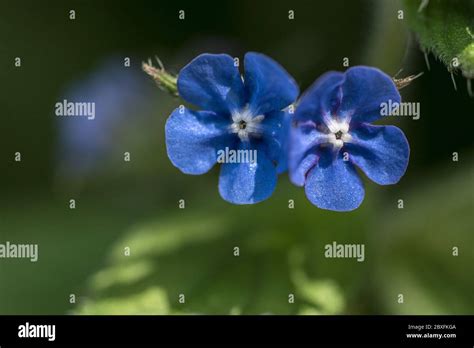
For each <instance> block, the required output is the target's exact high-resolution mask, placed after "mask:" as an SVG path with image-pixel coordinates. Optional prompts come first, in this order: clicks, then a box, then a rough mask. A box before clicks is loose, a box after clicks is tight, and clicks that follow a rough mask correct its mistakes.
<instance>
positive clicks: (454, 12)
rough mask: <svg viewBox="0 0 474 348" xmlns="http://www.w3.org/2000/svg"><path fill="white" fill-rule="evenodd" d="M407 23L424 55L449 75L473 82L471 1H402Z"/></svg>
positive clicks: (473, 7)
mask: <svg viewBox="0 0 474 348" xmlns="http://www.w3.org/2000/svg"><path fill="white" fill-rule="evenodd" d="M404 4H405V8H406V11H407V19H408V23H409V25H410V27H411V28H412V29H413V30H414V31H415V33H416V34H417V36H418V39H419V41H420V45H421V47H422V49H423V50H424V51H425V52H432V53H433V54H434V55H435V56H436V57H437V58H438V59H440V60H441V61H442V62H443V63H444V64H445V65H446V66H447V67H448V69H449V70H450V71H452V70H456V69H460V70H461V71H462V73H463V75H464V76H465V77H466V78H469V79H472V78H474V35H473V34H474V1H469V0H449V1H447V0H430V1H423V5H424V6H420V5H421V4H422V2H421V1H414V0H404Z"/></svg>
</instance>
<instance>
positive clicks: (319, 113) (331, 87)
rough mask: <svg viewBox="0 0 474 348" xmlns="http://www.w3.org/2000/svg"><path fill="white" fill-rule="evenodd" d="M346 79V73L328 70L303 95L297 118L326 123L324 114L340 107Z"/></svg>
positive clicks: (297, 109)
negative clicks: (342, 87) (342, 86)
mask: <svg viewBox="0 0 474 348" xmlns="http://www.w3.org/2000/svg"><path fill="white" fill-rule="evenodd" d="M344 80H345V76H344V74H343V73H341V72H338V71H330V72H327V73H325V74H324V75H322V76H321V77H320V78H318V79H317V80H316V82H314V83H313V85H311V86H310V87H309V88H308V90H307V91H306V92H305V93H304V94H303V96H302V97H301V99H300V101H299V103H298V107H297V108H296V113H295V119H296V120H297V121H308V120H311V121H313V122H315V123H316V124H321V123H324V122H325V120H324V116H325V115H327V114H335V113H336V111H337V109H338V108H339V105H340V102H341V97H342V94H341V93H342V89H341V85H342V84H343V83H344Z"/></svg>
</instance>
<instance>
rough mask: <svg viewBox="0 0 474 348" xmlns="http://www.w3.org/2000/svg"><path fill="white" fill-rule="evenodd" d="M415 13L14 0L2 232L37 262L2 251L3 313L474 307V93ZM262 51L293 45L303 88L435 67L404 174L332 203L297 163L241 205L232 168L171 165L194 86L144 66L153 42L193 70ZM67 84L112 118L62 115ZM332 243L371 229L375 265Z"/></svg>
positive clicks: (387, 4) (4, 68) (285, 5)
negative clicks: (180, 89) (415, 21)
mask: <svg viewBox="0 0 474 348" xmlns="http://www.w3.org/2000/svg"><path fill="white" fill-rule="evenodd" d="M414 1H415V0H414ZM466 2H468V1H466ZM400 9H403V7H402V4H401V3H399V2H398V1H392V0H385V1H362V0H357V1H350V2H349V1H342V0H331V1H291V2H290V1H280V2H275V1H270V0H265V1H259V2H256V1H251V0H242V1H239V2H235V1H221V2H206V1H199V2H198V1H193V2H191V1H143V0H139V1H133V2H127V3H123V4H121V3H119V2H112V1H103V2H95V1H68V2H64V1H61V2H60V1H52V2H48V4H45V3H41V2H35V1H5V0H1V1H0V18H1V21H0V35H1V40H0V42H1V44H0V59H1V60H0V67H1V68H0V81H1V83H2V86H3V88H2V93H1V94H0V113H1V120H2V122H1V126H0V129H1V130H2V132H1V137H0V144H1V146H0V156H1V157H0V160H1V170H0V197H1V198H0V243H4V242H5V241H10V242H11V243H37V244H38V245H39V260H38V262H36V263H31V262H30V261H29V260H21V259H1V260H0V314H60V313H92V314H107V313H111V314H142V313H150V314H151V313H157V314H166V313H206V314H258V313H275V314H297V313H299V314H334V313H344V314H345V313H347V314H399V313H404V314H406V313H408V314H466V313H473V311H474V296H473V294H474V277H473V270H472V269H473V268H472V266H473V264H474V253H473V252H472V248H473V246H474V234H473V228H472V226H473V213H474V209H473V208H474V204H473V203H474V185H473V184H474V182H473V179H474V176H473V174H474V158H473V137H472V129H471V128H470V125H471V124H472V121H471V118H472V117H473V110H474V99H472V98H469V97H468V95H467V91H466V87H465V85H466V82H465V80H464V78H462V76H456V77H455V78H456V81H457V84H458V90H457V91H455V90H454V88H453V85H452V82H451V77H450V74H449V73H448V71H447V70H446V68H445V67H444V66H443V65H442V64H441V63H439V62H437V61H435V59H434V58H433V57H432V56H430V63H431V70H430V71H428V70H427V68H426V65H425V61H424V57H423V54H422V52H421V51H420V50H419V48H418V45H417V42H416V35H414V34H413V33H411V32H410V30H409V28H408V26H407V23H406V20H405V19H403V20H400V19H398V17H397V14H398V12H397V11H398V10H400ZM70 10H75V19H74V20H71V19H70V18H69V16H70V12H69V11H70ZM179 10H184V11H185V20H179V19H178V11H179ZM289 10H294V12H295V19H294V20H289V19H288V11H289ZM406 15H408V14H406ZM251 50H252V51H259V52H263V53H265V54H268V55H270V56H271V57H273V58H274V59H276V60H277V61H279V62H280V63H281V64H282V65H283V66H284V67H285V68H286V69H287V70H288V71H289V72H290V73H291V74H292V75H293V76H294V77H295V79H296V80H297V82H298V83H299V84H300V86H301V90H302V91H304V90H305V89H306V88H307V87H308V86H309V85H310V84H311V83H312V82H313V81H314V80H315V79H316V78H317V77H318V76H319V75H321V74H322V73H324V72H326V71H328V70H344V69H345V67H343V65H342V63H343V58H344V57H348V58H349V60H350V65H351V66H354V65H360V64H363V65H373V66H376V67H379V68H381V69H382V70H384V71H385V72H386V73H387V74H389V75H392V76H393V75H395V74H396V73H397V72H398V71H399V69H401V68H403V69H404V70H403V72H402V73H401V74H400V76H406V75H409V74H416V73H419V72H421V71H424V72H425V73H424V75H423V76H422V77H421V78H419V79H418V80H416V81H415V82H413V83H412V84H411V85H410V86H409V87H406V88H405V89H403V90H402V91H401V94H402V97H403V99H404V100H405V101H411V102H419V103H420V105H421V118H420V119H419V120H412V119H411V118H408V117H398V118H395V117H394V118H390V119H389V120H388V122H389V123H392V124H396V125H397V126H399V127H400V128H402V129H403V130H404V132H405V133H406V135H407V138H408V139H409V142H410V146H411V159H410V164H409V167H408V171H407V173H406V175H405V176H404V177H403V179H402V180H401V182H400V183H399V184H397V185H394V186H385V187H383V186H378V185H376V184H374V183H372V182H370V181H369V180H367V179H364V180H365V182H366V198H365V201H364V202H363V204H362V206H361V207H360V208H359V209H358V210H356V211H354V212H350V213H335V212H330V211H323V210H320V209H317V208H316V207H314V206H312V205H311V204H310V203H309V202H308V201H307V200H306V198H305V196H304V192H303V190H302V189H300V188H297V187H294V186H292V185H291V183H290V182H289V180H288V177H287V175H286V174H284V175H282V176H281V177H280V179H279V183H278V186H277V189H276V192H275V193H274V195H273V196H272V197H271V198H270V199H269V200H267V201H265V202H263V203H260V204H257V205H253V206H234V205H230V204H228V203H226V202H225V201H223V200H222V199H221V198H220V197H219V194H218V191H217V177H218V170H217V168H214V169H213V170H212V171H211V172H210V173H208V174H206V175H202V176H187V175H184V174H182V173H181V172H180V171H179V170H178V169H176V168H174V167H173V166H172V165H171V163H170V161H169V160H168V158H167V156H166V151H165V143H164V123H165V121H166V118H167V116H168V115H169V114H170V112H171V111H172V110H173V109H174V108H175V107H176V106H177V105H178V104H180V103H181V101H180V100H179V99H174V98H172V97H170V96H168V95H167V94H166V93H164V92H162V91H160V90H159V89H158V88H157V87H156V86H155V85H154V83H153V81H151V79H150V78H148V76H146V75H145V74H144V73H142V72H141V71H140V65H141V62H142V61H143V60H146V59H147V58H148V57H153V56H154V55H155V54H156V55H158V56H159V57H160V58H161V60H162V61H163V62H164V63H165V65H166V67H167V68H168V69H169V70H170V71H173V72H178V71H179V69H180V68H181V67H182V66H183V65H184V64H186V63H187V62H188V61H190V60H191V59H192V58H194V57H195V56H196V55H198V54H200V53H203V52H216V53H217V52H225V53H228V54H231V55H233V56H238V57H243V55H244V54H245V52H247V51H251ZM16 57H20V58H21V67H15V58H16ZM126 57H129V58H130V62H131V66H130V67H126V66H124V59H125V58H126ZM63 99H68V100H71V101H94V102H96V103H97V110H96V119H95V120H93V121H89V120H86V119H84V118H76V119H70V118H69V119H67V118H61V117H56V116H55V114H54V110H55V109H54V105H55V103H56V102H58V101H62V100H63ZM16 152H20V153H21V162H16V161H15V153H16ZM124 152H129V153H130V155H131V161H130V162H126V161H124ZM453 152H457V153H458V155H459V161H457V162H455V161H453V160H452V157H453ZM70 199H75V200H76V208H75V209H70V208H69V201H70ZM181 199H184V200H185V208H184V209H179V206H178V204H179V200H181ZM399 199H403V201H404V208H403V209H399V208H398V200H399ZM289 200H294V202H295V206H294V209H289V207H288V201H289ZM333 241H336V242H338V243H362V244H365V261H364V262H357V261H356V260H355V259H327V258H325V257H324V246H325V245H326V244H328V243H332V242H333ZM235 247H239V249H240V256H238V257H236V256H234V248H235ZM453 247H458V248H459V255H458V256H453ZM126 248H130V249H129V250H130V255H125V253H126V251H128V249H126ZM71 294H74V295H75V296H76V303H71V301H70V295H71ZM180 294H184V295H185V303H180V302H179V295H180ZM290 294H293V295H294V299H295V300H294V303H290V302H291V301H290V302H289V295H290ZM399 294H403V297H404V302H403V303H399V301H398V300H399V297H398V296H399Z"/></svg>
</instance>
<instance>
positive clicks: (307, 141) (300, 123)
mask: <svg viewBox="0 0 474 348" xmlns="http://www.w3.org/2000/svg"><path fill="white" fill-rule="evenodd" d="M390 101H391V102H392V103H399V102H400V94H399V93H398V90H397V88H396V87H395V85H394V83H393V81H392V79H391V78H390V77H389V76H387V75H386V74H384V73H383V72H381V71H380V70H378V69H375V68H370V67H364V66H358V67H354V68H351V69H348V70H347V71H346V72H345V73H341V72H329V73H326V74H324V75H323V76H321V77H320V78H319V79H318V80H317V81H316V82H315V83H314V85H312V86H311V87H310V88H309V90H308V91H307V92H306V93H305V94H304V95H303V96H302V97H301V100H300V103H299V105H298V107H297V109H296V112H295V114H294V117H295V119H294V122H293V126H294V127H291V131H290V145H289V146H290V150H289V151H290V153H289V174H290V179H291V181H292V182H293V183H294V184H295V185H297V186H304V187H305V192H306V196H307V197H308V199H309V200H310V201H311V202H312V203H313V204H314V205H316V206H318V207H319V208H322V209H328V210H336V211H350V210H353V209H356V208H357V207H358V206H359V205H360V204H361V203H362V200H363V199H364V186H363V184H362V180H361V179H360V177H359V175H358V174H357V172H356V169H355V166H357V167H359V168H360V169H361V170H362V171H363V172H364V173H365V174H366V175H367V177H368V178H369V179H371V180H372V181H374V182H376V183H377V184H380V185H390V184H395V183H397V182H398V181H399V180H400V178H401V177H402V176H403V174H404V173H405V171H406V168H407V165H408V159H409V154H410V149H409V146H408V142H407V140H406V138H405V135H404V134H403V132H402V131H401V130H400V129H398V128H397V127H394V126H375V125H371V124H370V123H371V122H373V121H376V120H378V119H379V118H380V117H381V112H380V111H381V106H382V105H384V104H383V103H389V102H390Z"/></svg>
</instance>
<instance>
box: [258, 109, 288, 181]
mask: <svg viewBox="0 0 474 348" xmlns="http://www.w3.org/2000/svg"><path fill="white" fill-rule="evenodd" d="M290 125H291V115H290V114H289V113H288V112H286V111H275V112H271V113H269V114H266V115H265V119H264V120H263V121H262V123H261V128H262V131H263V133H262V141H263V143H264V145H265V152H266V154H267V156H268V158H269V159H270V160H271V161H272V162H273V163H274V164H277V172H278V174H281V173H283V172H285V171H286V170H287V168H288V165H287V157H288V140H289V139H288V138H289V134H288V133H289V129H290Z"/></svg>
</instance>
